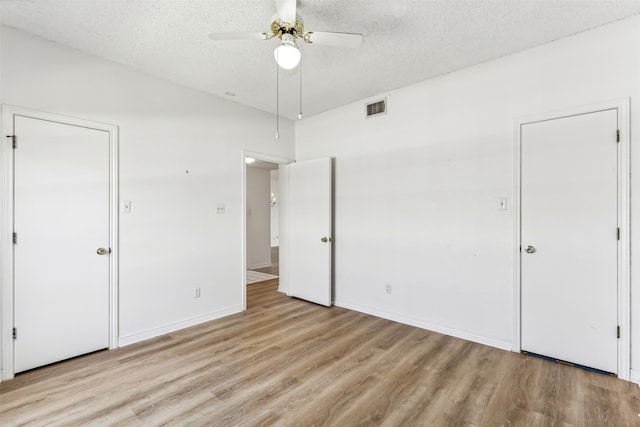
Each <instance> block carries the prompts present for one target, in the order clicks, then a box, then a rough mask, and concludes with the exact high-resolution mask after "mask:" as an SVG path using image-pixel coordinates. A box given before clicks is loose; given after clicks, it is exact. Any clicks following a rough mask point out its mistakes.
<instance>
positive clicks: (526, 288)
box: [521, 109, 618, 373]
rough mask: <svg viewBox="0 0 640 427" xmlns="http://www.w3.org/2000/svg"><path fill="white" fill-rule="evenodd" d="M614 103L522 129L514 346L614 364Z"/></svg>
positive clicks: (605, 367) (602, 365)
mask: <svg viewBox="0 0 640 427" xmlns="http://www.w3.org/2000/svg"><path fill="white" fill-rule="evenodd" d="M617 126H618V117H617V109H612V110H606V111H598V112H593V113H589V114H581V115H575V116H570V117H563V118H558V119H554V120H547V121H541V122H536V123H530V124H525V125H523V126H522V130H521V144H522V145H521V149H522V151H521V155H522V157H521V161H522V169H521V174H522V175H521V179H522V182H521V183H522V187H521V191H522V198H521V201H522V205H521V215H522V216H521V227H522V228H521V242H522V248H521V267H522V271H521V274H522V278H521V286H522V287H521V291H522V295H521V297H522V300H521V301H522V311H521V315H522V318H521V319H522V330H521V334H522V335H521V337H522V350H524V351H528V352H531V353H537V354H540V355H544V356H549V357H552V358H555V359H559V360H563V361H567V362H571V363H575V364H579V365H583V366H587V367H591V368H596V369H599V370H602V371H606V372H611V373H616V372H617V336H616V328H617V256H618V254H617V247H618V244H617V236H616V234H617V233H616V232H617V227H618V225H617V209H618V206H617V150H618V144H616V130H617Z"/></svg>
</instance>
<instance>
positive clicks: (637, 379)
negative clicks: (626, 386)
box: [629, 369, 640, 386]
mask: <svg viewBox="0 0 640 427" xmlns="http://www.w3.org/2000/svg"><path fill="white" fill-rule="evenodd" d="M629 381H631V382H632V383H636V384H638V386H640V369H632V370H631V375H630V376H629Z"/></svg>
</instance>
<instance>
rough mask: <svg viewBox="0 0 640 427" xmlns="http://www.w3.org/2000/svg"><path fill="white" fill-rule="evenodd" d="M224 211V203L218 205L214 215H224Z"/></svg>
mask: <svg viewBox="0 0 640 427" xmlns="http://www.w3.org/2000/svg"><path fill="white" fill-rule="evenodd" d="M224 211H225V207H224V203H218V208H217V210H216V214H218V215H224Z"/></svg>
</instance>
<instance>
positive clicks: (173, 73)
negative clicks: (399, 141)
mask: <svg viewBox="0 0 640 427" xmlns="http://www.w3.org/2000/svg"><path fill="white" fill-rule="evenodd" d="M274 13H275V0H208V1H203V0H156V1H153V0H3V1H0V22H2V23H3V24H5V25H8V26H12V27H15V28H18V29H21V30H24V31H27V32H30V33H33V34H36V35H39V36H42V37H44V38H47V39H50V40H54V41H56V42H59V43H61V44H65V45H69V46H73V47H75V48H77V49H80V50H83V51H86V52H90V53H92V54H95V55H98V56H101V57H104V58H108V59H110V60H112V61H115V62H119V63H122V64H126V65H129V66H132V67H134V68H137V69H140V70H143V71H146V72H148V73H151V74H154V75H157V76H160V77H163V78H166V79H168V80H171V81H174V82H177V83H180V84H183V85H186V86H190V87H193V88H196V89H200V90H203V91H207V92H209V93H212V94H214V95H218V96H222V97H226V98H227V99H231V100H233V101H236V102H240V103H242V104H245V105H249V106H251V107H254V108H257V109H260V110H264V111H268V112H271V113H275V111H276V100H275V95H276V65H275V62H274V60H273V50H274V48H275V47H276V46H277V42H276V41H275V40H268V41H262V40H249V41H225V42H213V41H211V40H209V39H208V37H207V35H208V33H209V32H222V31H256V32H263V31H268V29H269V25H270V23H271V17H272V15H273V14H274ZM637 13H640V0H634V1H623V0H618V1H612V0H598V1H594V0H590V1H582V0H553V1H551V0H547V1H534V0H500V1H498V0H446V1H445V0H442V1H435V0H342V1H338V0H299V1H298V14H299V15H301V16H302V18H303V19H304V22H305V28H306V29H307V30H310V31H313V30H316V31H341V32H355V33H362V34H364V36H365V41H364V45H363V46H362V47H361V48H360V49H357V50H352V49H344V48H337V47H327V46H318V45H304V46H301V51H302V55H303V60H302V61H303V65H302V68H303V70H302V78H303V111H304V114H305V116H309V115H312V114H317V113H319V112H322V111H326V110H328V109H331V108H334V107H337V106H339V105H344V104H347V103H349V102H353V101H356V100H360V99H364V98H367V97H371V96H373V95H376V94H380V93H384V92H387V91H389V90H392V89H395V88H398V87H401V86H405V85H408V84H411V83H415V82H417V81H421V80H425V79H428V78H431V77H435V76H438V75H441V74H444V73H448V72H451V71H454V70H458V69H461V68H465V67H468V66H470V65H473V64H477V63H480V62H484V61H487V60H490V59H493V58H497V57H500V56H503V55H507V54H510V53H513V52H517V51H520V50H524V49H527V48H530V47H533V46H537V45H540V44H543V43H546V42H550V41H552V40H557V39H559V38H562V37H566V36H569V35H571V34H575V33H578V32H581V31H584V30H587V29H590V28H594V27H597V26H600V25H603V24H606V23H609V22H612V21H615V20H618V19H621V18H624V17H627V16H631V15H634V14H637ZM302 44H304V43H302ZM298 84H299V74H297V73H296V74H293V75H284V74H282V73H281V78H280V114H282V115H283V116H285V117H288V118H291V119H294V118H296V117H297V114H298V99H299V98H298V90H299V89H298V87H299V86H298ZM229 92H232V93H235V94H236V96H235V97H230V96H228V95H225V93H229Z"/></svg>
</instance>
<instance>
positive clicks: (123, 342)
mask: <svg viewBox="0 0 640 427" xmlns="http://www.w3.org/2000/svg"><path fill="white" fill-rule="evenodd" d="M241 311H243V308H242V306H241V305H238V306H235V307H230V308H226V309H224V310H219V311H215V312H213V313H209V314H205V315H202V316H196V317H192V318H191V319H187V320H183V321H180V322H176V323H171V324H169V325H165V326H161V327H159V328H153V329H148V330H146V331H143V332H138V333H135V334H131V335H126V336H124V337H120V339H118V346H119V347H124V346H127V345H130V344H133V343H137V342H140V341H144V340H148V339H150V338H155V337H159V336H160V335H164V334H168V333H170V332H175V331H178V330H180V329H184V328H188V327H190V326H195V325H198V324H200V323H204V322H209V321H210V320H215V319H219V318H221V317H224V316H229V315H230V314H235V313H239V312H241Z"/></svg>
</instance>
